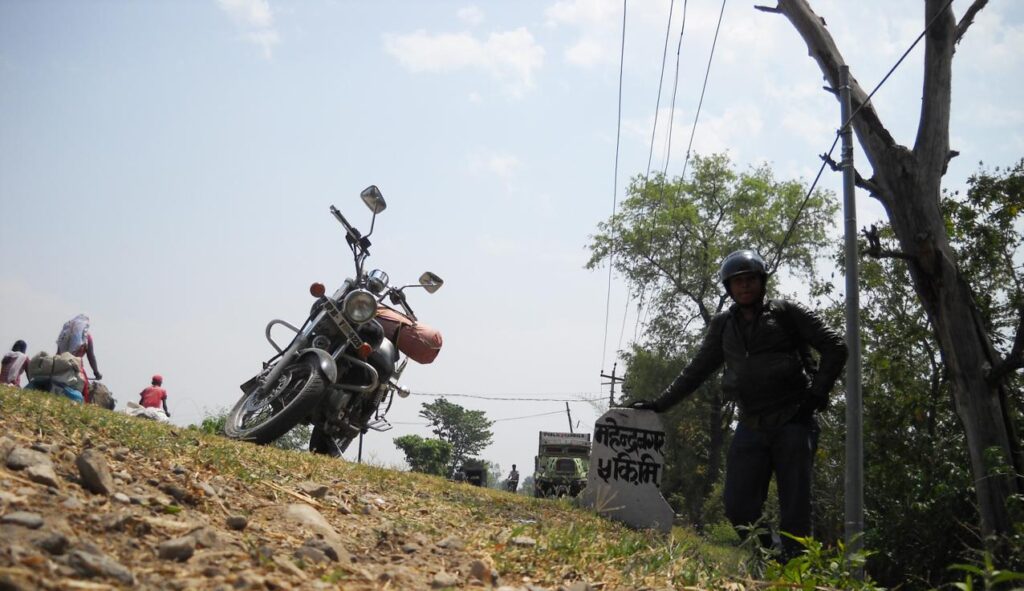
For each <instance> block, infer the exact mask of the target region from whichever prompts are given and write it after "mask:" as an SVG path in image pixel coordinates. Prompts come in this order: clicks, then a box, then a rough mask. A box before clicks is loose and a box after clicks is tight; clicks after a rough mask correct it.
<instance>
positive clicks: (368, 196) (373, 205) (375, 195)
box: [359, 185, 388, 215]
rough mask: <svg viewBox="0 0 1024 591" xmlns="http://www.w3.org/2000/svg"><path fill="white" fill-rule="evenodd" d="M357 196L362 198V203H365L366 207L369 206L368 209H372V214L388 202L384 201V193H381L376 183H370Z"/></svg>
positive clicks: (380, 209)
mask: <svg viewBox="0 0 1024 591" xmlns="http://www.w3.org/2000/svg"><path fill="white" fill-rule="evenodd" d="M359 197H360V198H361V199H362V200H363V203H365V204H366V207H369V208H370V211H372V212H373V214H374V215H377V214H378V213H380V212H382V211H384V210H385V209H387V207H388V204H387V203H385V202H384V195H381V192H380V189H378V188H377V185H370V186H369V187H366V188H365V189H363V191H362V192H361V193H359Z"/></svg>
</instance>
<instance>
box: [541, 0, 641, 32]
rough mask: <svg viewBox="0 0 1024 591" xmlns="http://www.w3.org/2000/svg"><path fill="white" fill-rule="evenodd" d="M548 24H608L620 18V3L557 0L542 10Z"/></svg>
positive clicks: (609, 0)
mask: <svg viewBox="0 0 1024 591" xmlns="http://www.w3.org/2000/svg"><path fill="white" fill-rule="evenodd" d="M544 14H545V16H547V17H548V24H550V25H557V24H567V25H577V26H588V25H598V26H602V27H604V26H608V24H609V23H618V22H621V20H622V3H621V2H618V1H617V0H559V1H558V2H555V3H554V4H552V5H551V6H550V7H548V9H547V10H545V11H544Z"/></svg>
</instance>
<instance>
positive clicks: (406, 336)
mask: <svg viewBox="0 0 1024 591" xmlns="http://www.w3.org/2000/svg"><path fill="white" fill-rule="evenodd" d="M377 322H380V325H381V327H383V328H384V335H385V336H386V337H387V338H388V339H390V340H391V342H393V343H395V345H396V346H397V347H398V350H399V351H401V352H402V353H405V354H406V355H407V356H408V357H409V359H412V360H413V361H415V362H416V363H422V364H427V363H431V362H433V361H434V359H435V358H437V354H438V353H440V352H441V345H443V344H444V341H443V340H442V338H441V331H439V330H437V329H436V328H433V327H432V326H429V325H427V324H425V323H423V322H418V321H413V320H412V319H411V318H409V317H408V316H406V315H405V314H402V313H400V312H396V311H394V310H392V309H391V308H385V307H378V308H377Z"/></svg>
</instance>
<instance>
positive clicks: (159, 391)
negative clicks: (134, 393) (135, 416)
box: [139, 375, 171, 418]
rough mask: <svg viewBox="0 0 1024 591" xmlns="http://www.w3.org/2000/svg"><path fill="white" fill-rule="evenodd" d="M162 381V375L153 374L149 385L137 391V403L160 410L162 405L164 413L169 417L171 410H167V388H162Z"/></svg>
mask: <svg viewBox="0 0 1024 591" xmlns="http://www.w3.org/2000/svg"><path fill="white" fill-rule="evenodd" d="M163 383H164V378H163V376H160V375H155V376H153V379H152V380H151V385H150V386H149V387H148V388H146V389H145V390H143V391H142V392H141V393H139V404H140V405H142V407H143V408H155V409H157V410H160V407H161V406H163V411H164V414H165V415H167V417H168V418H170V416H171V411H169V410H167V390H164V389H163V387H162V386H163Z"/></svg>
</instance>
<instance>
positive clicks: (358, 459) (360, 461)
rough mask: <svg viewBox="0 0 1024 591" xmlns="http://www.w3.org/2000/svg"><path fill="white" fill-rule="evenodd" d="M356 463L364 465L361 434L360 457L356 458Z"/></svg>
mask: <svg viewBox="0 0 1024 591" xmlns="http://www.w3.org/2000/svg"><path fill="white" fill-rule="evenodd" d="M356 463H358V464H362V463H363V433H362V432H361V431H360V432H359V456H358V457H357V458H356Z"/></svg>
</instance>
